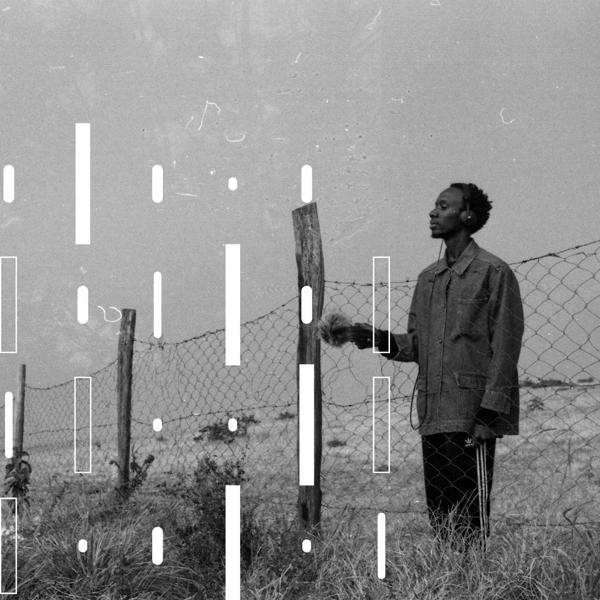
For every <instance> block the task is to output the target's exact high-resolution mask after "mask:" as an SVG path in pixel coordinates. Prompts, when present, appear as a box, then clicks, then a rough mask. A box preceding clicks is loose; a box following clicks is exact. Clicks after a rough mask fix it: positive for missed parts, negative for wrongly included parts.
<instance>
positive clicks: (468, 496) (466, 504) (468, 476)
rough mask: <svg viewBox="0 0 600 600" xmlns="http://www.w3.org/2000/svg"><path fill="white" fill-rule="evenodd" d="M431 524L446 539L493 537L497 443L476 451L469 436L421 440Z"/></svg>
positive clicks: (435, 436)
mask: <svg viewBox="0 0 600 600" xmlns="http://www.w3.org/2000/svg"><path fill="white" fill-rule="evenodd" d="M421 440H422V446H423V471H424V475H425V496H426V498H427V511H428V514H429V522H430V523H431V526H432V527H433V529H434V532H435V533H436V534H438V535H439V536H440V537H441V538H442V539H447V538H448V537H449V535H451V532H452V531H454V532H455V533H456V534H458V536H459V539H460V538H461V537H462V538H463V539H464V540H465V541H467V542H470V541H472V540H475V539H482V535H481V534H482V532H484V533H485V536H489V532H490V530H489V516H490V492H491V490H492V475H493V470H494V454H495V451H496V440H490V441H488V442H486V443H485V444H483V445H481V446H479V448H476V447H475V446H474V444H473V440H472V438H471V437H470V436H469V435H467V434H466V433H462V432H453V433H436V434H433V435H424V436H422V437H421Z"/></svg>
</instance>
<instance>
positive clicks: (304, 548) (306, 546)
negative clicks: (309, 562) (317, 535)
mask: <svg viewBox="0 0 600 600" xmlns="http://www.w3.org/2000/svg"><path fill="white" fill-rule="evenodd" d="M311 548H312V544H311V542H310V540H302V552H310V550H311Z"/></svg>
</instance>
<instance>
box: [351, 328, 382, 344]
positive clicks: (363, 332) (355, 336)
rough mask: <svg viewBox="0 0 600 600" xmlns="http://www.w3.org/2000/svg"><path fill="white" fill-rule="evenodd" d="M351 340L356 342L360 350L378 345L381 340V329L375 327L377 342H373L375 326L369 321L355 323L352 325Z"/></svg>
mask: <svg viewBox="0 0 600 600" xmlns="http://www.w3.org/2000/svg"><path fill="white" fill-rule="evenodd" d="M349 337H350V341H351V342H353V343H354V344H356V347H357V348H359V349H360V350H364V349H365V348H372V347H373V345H375V347H377V343H378V341H379V330H378V329H375V344H373V326H372V325H369V323H355V324H354V325H352V327H350V332H349Z"/></svg>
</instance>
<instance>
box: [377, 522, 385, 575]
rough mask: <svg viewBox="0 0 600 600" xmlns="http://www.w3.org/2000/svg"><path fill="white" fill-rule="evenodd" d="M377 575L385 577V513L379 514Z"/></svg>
mask: <svg viewBox="0 0 600 600" xmlns="http://www.w3.org/2000/svg"><path fill="white" fill-rule="evenodd" d="M377 577H379V579H385V513H379V514H378V515H377Z"/></svg>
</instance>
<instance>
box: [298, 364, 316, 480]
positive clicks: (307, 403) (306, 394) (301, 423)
mask: <svg viewBox="0 0 600 600" xmlns="http://www.w3.org/2000/svg"><path fill="white" fill-rule="evenodd" d="M299 368H300V372H299V396H300V402H299V405H300V406H299V414H298V439H299V445H300V450H299V456H298V475H299V483H298V485H314V484H315V457H314V441H315V366H314V365H299Z"/></svg>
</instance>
